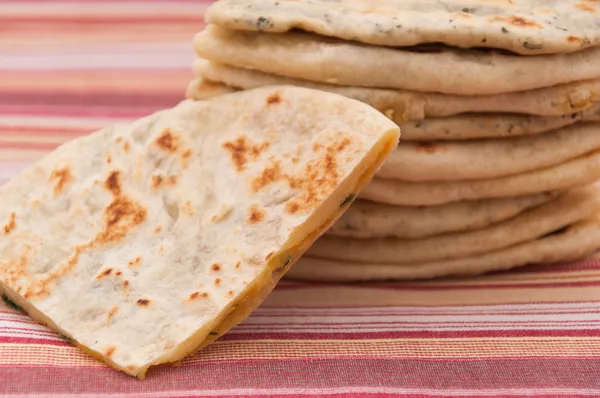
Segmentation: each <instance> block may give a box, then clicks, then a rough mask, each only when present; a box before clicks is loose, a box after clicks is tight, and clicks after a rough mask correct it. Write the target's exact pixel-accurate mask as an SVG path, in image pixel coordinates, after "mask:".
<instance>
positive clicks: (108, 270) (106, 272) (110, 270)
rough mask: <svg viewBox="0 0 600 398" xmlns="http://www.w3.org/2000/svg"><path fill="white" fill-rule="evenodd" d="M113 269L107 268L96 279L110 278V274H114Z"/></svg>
mask: <svg viewBox="0 0 600 398" xmlns="http://www.w3.org/2000/svg"><path fill="white" fill-rule="evenodd" d="M112 272H113V269H112V268H107V269H105V270H104V271H102V272H101V273H100V274H98V276H96V279H102V278H104V277H105V276H110V274H112Z"/></svg>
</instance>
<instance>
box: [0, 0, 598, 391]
mask: <svg viewBox="0 0 600 398" xmlns="http://www.w3.org/2000/svg"><path fill="white" fill-rule="evenodd" d="M249 1H250V0H249ZM206 4H207V3H206V2H202V1H200V0H190V1H181V0H180V1H169V2H159V1H132V0H129V1H117V0H114V1H96V2H93V1H76V0H72V1H63V2H52V1H43V0H38V1H1V2H0V183H1V182H4V181H5V180H6V179H8V178H10V177H11V176H12V175H14V174H15V173H16V172H18V171H19V170H20V169H22V168H23V167H25V166H26V165H27V164H28V163H30V162H31V161H33V160H35V159H38V158H39V157H40V156H42V155H43V154H44V153H46V152H48V151H50V150H52V149H53V148H54V147H56V146H57V145H58V144H60V143H61V142H64V141H65V140H68V139H71V138H73V137H76V136H78V135H81V134H86V133H88V132H91V131H93V130H96V129H98V128H100V127H102V126H105V125H107V124H109V123H113V122H117V121H122V120H128V119H133V118H137V117H139V116H142V115H146V114H148V113H150V112H152V111H154V110H157V109H161V108H165V107H169V106H171V105H174V104H176V103H177V102H178V101H180V100H181V99H182V97H183V93H184V90H185V87H186V84H187V82H188V80H189V79H190V78H191V72H190V65H191V62H192V58H193V54H192V48H191V44H190V41H191V38H192V36H193V34H194V33H195V32H197V31H198V30H199V29H201V28H202V26H203V25H202V12H203V10H204V9H205V8H206ZM0 205H1V204H0ZM397 394H398V395H399V394H406V395H414V396H423V395H437V396H439V395H471V396H473V395H475V396H477V395H479V396H498V395H544V396H548V395H563V396H575V395H600V259H595V260H589V261H585V262H580V263H577V264H565V265H560V266H552V267H547V266H536V267H529V268H523V269H520V270H518V271H515V272H510V273H501V274H495V275H489V276H485V277H481V278H475V279H464V280H461V279H455V280H439V281H429V282H420V283H395V284H391V283H388V284H361V285H326V284H299V283H290V282H286V283H282V284H281V285H280V286H278V287H277V289H276V290H275V292H274V293H273V294H272V295H271V296H270V297H269V298H268V299H267V301H266V302H265V303H264V305H263V306H262V307H260V308H259V309H258V310H257V311H256V312H255V313H253V315H252V316H251V317H250V318H249V319H248V320H246V321H245V322H244V323H243V324H242V325H240V326H238V327H237V328H235V329H234V330H233V331H231V332H230V333H229V334H227V335H226V336H224V337H223V338H222V339H220V340H219V341H217V342H216V343H215V344H214V345H212V346H210V347H209V348H207V349H205V350H203V351H202V352H200V353H197V354H195V355H193V356H192V357H190V358H188V359H187V360H185V361H184V362H183V363H182V365H181V366H180V367H178V368H170V367H159V368H156V369H154V370H151V371H150V372H149V373H148V378H147V379H146V381H143V382H141V381H138V380H135V379H133V378H130V377H128V376H126V375H124V374H122V373H119V372H116V371H113V370H111V369H109V368H107V367H106V366H104V365H102V364H101V363H99V362H96V361H94V360H92V359H90V358H88V357H87V356H85V355H84V354H82V353H81V352H80V351H79V350H78V349H76V348H74V347H72V346H71V345H69V344H68V343H66V342H65V341H63V340H62V339H60V338H58V337H56V336H55V335H54V334H53V333H51V332H49V331H48V330H47V329H45V328H44V327H41V326H38V325H36V324H34V323H33V322H31V321H30V320H29V319H28V318H27V317H26V316H24V315H22V314H21V313H19V312H17V311H16V310H13V309H11V308H8V307H7V306H5V305H3V304H0V395H2V396H39V397H55V396H76V397H83V396H91V397H103V396H111V397H138V396H139V397H188V396H255V395H265V396H284V395H286V396H287V395H292V396H293V395H297V396H304V395H318V396H323V395H340V396H341V395H354V396H367V395H382V396H385V395H397Z"/></svg>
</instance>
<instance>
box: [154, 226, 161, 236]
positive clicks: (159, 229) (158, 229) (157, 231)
mask: <svg viewBox="0 0 600 398" xmlns="http://www.w3.org/2000/svg"><path fill="white" fill-rule="evenodd" d="M160 231H162V227H161V226H160V225H159V226H158V227H156V228H154V233H155V234H158V233H160Z"/></svg>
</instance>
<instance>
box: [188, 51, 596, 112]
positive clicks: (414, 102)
mask: <svg viewBox="0 0 600 398" xmlns="http://www.w3.org/2000/svg"><path fill="white" fill-rule="evenodd" d="M194 73H195V74H197V75H198V76H201V77H204V78H205V79H207V80H208V81H210V82H214V83H224V84H225V85H227V86H230V87H235V88H241V89H249V88H256V87H262V86H270V85H280V84H287V85H292V86H301V87H308V88H314V89H318V90H323V91H329V92H333V93H337V94H341V95H344V96H346V97H350V98H354V99H357V100H359V101H363V102H366V103H367V104H369V105H371V106H374V107H375V108H377V109H379V110H380V111H382V112H386V114H389V115H390V117H392V118H393V119H394V121H395V122H396V123H403V122H405V121H407V120H422V119H423V118H425V117H426V116H427V117H431V116H451V115H457V114H460V113H467V112H468V113H474V112H501V113H519V114H529V115H541V116H562V115H573V114H576V113H578V112H581V111H585V110H587V109H590V108H592V107H594V106H596V105H597V104H598V103H599V102H600V79H599V80H590V81H582V82H574V83H567V84H561V85H558V86H554V87H548V88H541V89H537V90H532V91H525V92H518V93H507V94H497V95H475V96H464V95H449V94H434V93H419V92H416V91H399V90H387V89H379V88H368V87H344V86H336V85H332V84H325V83H314V82H309V81H307V80H301V79H292V78H286V77H282V76H276V75H271V74H268V73H264V72H260V71H256V70H250V69H245V68H236V67H234V66H230V65H224V64H219V63H216V62H207V61H206V60H204V59H197V60H196V61H195V62H194ZM204 83H206V82H204ZM214 83H213V84H214ZM192 84H194V83H192ZM195 84H197V85H198V84H199V85H200V86H198V88H197V90H200V92H202V91H205V90H204V87H203V86H202V85H201V84H202V82H200V81H196V82H195Z"/></svg>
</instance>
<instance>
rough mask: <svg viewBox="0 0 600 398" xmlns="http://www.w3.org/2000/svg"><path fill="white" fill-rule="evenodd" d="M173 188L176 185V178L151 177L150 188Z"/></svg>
mask: <svg viewBox="0 0 600 398" xmlns="http://www.w3.org/2000/svg"><path fill="white" fill-rule="evenodd" d="M165 185H167V186H173V185H177V176H169V177H167V178H165V177H163V176H161V175H153V176H152V188H154V189H158V188H160V187H162V186H165Z"/></svg>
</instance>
